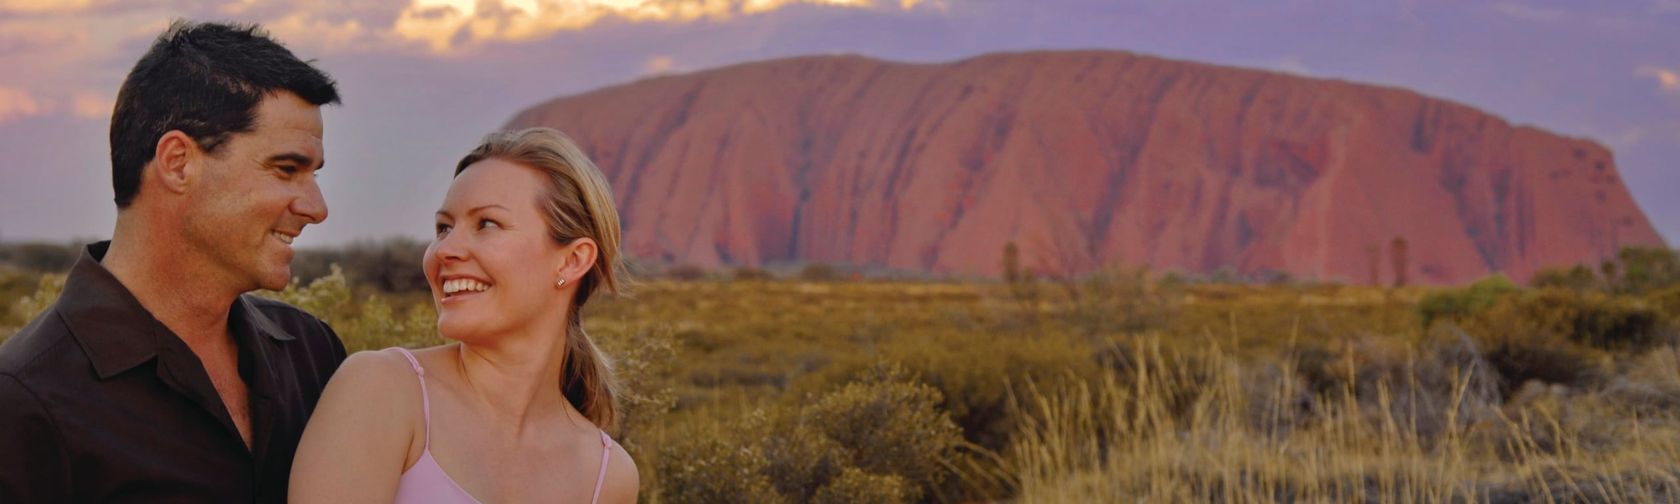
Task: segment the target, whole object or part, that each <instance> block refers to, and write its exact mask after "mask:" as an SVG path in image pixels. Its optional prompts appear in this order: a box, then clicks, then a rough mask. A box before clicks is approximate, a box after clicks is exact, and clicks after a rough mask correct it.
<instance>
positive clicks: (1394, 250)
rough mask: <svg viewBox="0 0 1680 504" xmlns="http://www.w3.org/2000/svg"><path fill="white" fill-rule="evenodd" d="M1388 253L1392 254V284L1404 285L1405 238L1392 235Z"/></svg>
mask: <svg viewBox="0 0 1680 504" xmlns="http://www.w3.org/2000/svg"><path fill="white" fill-rule="evenodd" d="M1389 250H1390V255H1392V256H1394V286H1395V287H1405V286H1406V238H1405V237H1401V236H1396V237H1394V241H1393V242H1392V243H1390V244H1389Z"/></svg>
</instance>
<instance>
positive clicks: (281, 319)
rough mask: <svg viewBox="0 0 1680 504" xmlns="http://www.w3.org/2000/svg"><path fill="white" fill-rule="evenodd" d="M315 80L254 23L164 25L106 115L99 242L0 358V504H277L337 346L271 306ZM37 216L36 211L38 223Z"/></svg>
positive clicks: (308, 154) (316, 142)
mask: <svg viewBox="0 0 1680 504" xmlns="http://www.w3.org/2000/svg"><path fill="white" fill-rule="evenodd" d="M329 103H338V91H337V89H336V86H335V84H334V83H333V81H332V79H331V78H329V77H328V76H327V75H326V74H324V73H322V72H321V71H320V70H318V69H316V68H314V67H313V66H311V65H310V64H308V63H305V62H303V61H300V60H298V59H297V57H295V56H293V55H292V53H291V52H290V51H288V50H286V49H285V48H284V47H281V46H280V45H279V44H277V43H276V42H274V41H273V40H271V39H269V38H268V37H267V35H266V34H265V33H263V32H262V31H261V30H260V29H258V28H256V27H254V26H230V25H224V24H198V23H190V22H185V21H177V22H175V23H174V24H173V25H171V26H170V27H169V29H168V30H166V31H165V32H164V33H163V34H162V35H161V36H159V37H158V39H157V40H156V41H155V42H153V44H152V46H151V48H150V50H148V51H147V52H146V54H145V55H144V56H142V57H141V58H140V61H139V62H138V63H136V64H135V66H134V69H133V70H131V71H130V72H129V74H128V77H127V79H125V80H124V81H123V85H122V89H121V91H120V92H118V94H117V103H116V110H115V113H114V114H113V115H112V117H111V178H112V181H113V184H114V186H115V189H116V204H117V209H118V210H117V225H116V230H115V232H114V233H113V236H112V239H111V241H109V242H102V243H96V244H93V245H90V246H88V247H87V248H86V250H84V251H83V253H82V255H81V258H80V259H79V260H78V261H77V262H76V264H75V265H74V266H73V267H72V268H71V270H70V275H69V277H68V278H67V279H66V281H65V286H64V291H63V293H62V294H61V295H60V296H59V299H58V301H57V303H56V304H54V305H53V306H52V307H51V308H49V309H48V310H47V311H46V313H44V314H42V315H41V316H40V317H37V318H36V319H35V320H34V321H32V322H30V323H29V325H28V326H25V327H24V328H23V330H22V331H20V332H18V333H17V335H15V336H13V337H12V338H11V339H9V340H8V341H6V343H5V345H4V346H0V502H69V501H73V502H116V501H167V502H284V501H285V500H286V481H287V478H288V475H289V474H290V472H291V460H292V454H293V452H294V451H296V449H297V442H298V438H299V436H301V434H302V432H303V427H304V423H305V421H306V420H307V419H308V417H309V414H310V412H311V411H312V410H313V409H314V407H315V402H316V400H317V399H318V398H319V397H320V394H321V390H322V388H324V387H325V386H326V383H327V378H328V377H329V376H330V375H331V374H332V372H333V371H334V370H335V369H337V368H338V365H339V362H341V361H343V360H344V347H343V344H342V343H340V342H339V340H338V336H337V335H336V334H334V333H333V332H332V329H330V328H328V327H327V326H326V324H323V323H322V322H321V321H320V320H317V319H316V318H314V317H312V316H309V315H308V314H305V313H303V312H302V311H300V310H298V309H296V308H293V307H291V306H288V305H285V304H283V303H279V302H275V301H269V300H265V299H262V298H258V297H254V296H250V295H246V294H245V293H246V292H249V291H252V290H255V289H258V288H266V289H279V288H283V287H285V285H286V283H287V282H288V281H289V279H290V276H291V269H290V262H291V259H292V248H291V242H292V239H293V238H295V237H297V235H298V233H300V232H301V231H302V230H303V228H304V226H306V225H309V224H315V223H318V222H321V221H322V220H324V219H326V217H327V206H326V202H325V201H323V200H322V197H321V191H320V188H319V186H317V185H316V180H315V176H316V171H317V170H319V169H320V168H321V165H322V147H321V131H322V127H321V112H320V106H321V105H324V104H329ZM45 211H50V210H45Z"/></svg>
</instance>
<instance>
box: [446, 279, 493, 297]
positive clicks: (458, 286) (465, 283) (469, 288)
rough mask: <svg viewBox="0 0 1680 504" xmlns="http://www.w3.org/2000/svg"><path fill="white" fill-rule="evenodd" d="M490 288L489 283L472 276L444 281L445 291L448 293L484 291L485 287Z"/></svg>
mask: <svg viewBox="0 0 1680 504" xmlns="http://www.w3.org/2000/svg"><path fill="white" fill-rule="evenodd" d="M489 288H490V286H489V285H488V284H485V283H484V282H480V281H478V280H473V279H471V278H457V279H455V280H447V281H445V282H443V293H444V294H446V295H447V294H454V293H457V292H484V290H485V289H489Z"/></svg>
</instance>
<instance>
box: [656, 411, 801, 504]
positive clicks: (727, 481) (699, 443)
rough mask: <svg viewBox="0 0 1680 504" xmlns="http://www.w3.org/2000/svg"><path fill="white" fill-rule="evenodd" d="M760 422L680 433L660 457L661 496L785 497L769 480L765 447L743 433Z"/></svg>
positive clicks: (702, 500)
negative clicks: (749, 440) (763, 449)
mask: <svg viewBox="0 0 1680 504" xmlns="http://www.w3.org/2000/svg"><path fill="white" fill-rule="evenodd" d="M761 428H762V426H760V425H753V424H750V423H741V422H737V423H735V424H734V425H731V426H729V428H726V429H724V430H723V431H720V432H694V433H687V435H682V436H678V437H677V440H676V441H675V442H674V443H672V444H668V445H666V446H665V447H664V449H663V450H661V454H660V456H659V457H658V459H657V460H656V462H655V463H656V465H657V469H658V474H659V479H658V480H657V482H658V488H657V495H658V496H659V497H660V499H661V500H663V501H666V502H682V503H690V502H692V503H696V504H707V503H714V502H715V503H736V502H763V503H769V504H774V503H779V502H786V501H787V500H786V499H784V498H783V497H782V496H781V495H780V494H778V493H776V490H775V488H773V487H771V485H770V478H769V476H768V475H767V471H766V468H767V467H768V466H769V464H770V462H769V460H768V459H766V458H765V456H764V452H763V451H761V450H759V449H758V447H757V446H755V445H754V444H753V443H751V442H747V441H746V440H745V439H744V438H746V437H750V435H751V434H753V433H756V432H758V429H761Z"/></svg>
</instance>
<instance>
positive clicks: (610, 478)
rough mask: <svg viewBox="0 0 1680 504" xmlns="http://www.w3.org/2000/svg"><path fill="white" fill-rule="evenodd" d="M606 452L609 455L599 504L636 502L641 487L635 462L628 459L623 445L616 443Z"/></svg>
mask: <svg viewBox="0 0 1680 504" xmlns="http://www.w3.org/2000/svg"><path fill="white" fill-rule="evenodd" d="M608 450H609V451H610V452H611V454H610V455H609V456H608V457H607V480H606V481H605V482H603V483H602V484H601V486H602V488H601V502H603V503H621V502H622V503H634V502H636V494H637V492H639V491H640V490H641V485H642V480H641V474H640V473H638V472H636V461H635V460H632V459H631V458H630V452H627V451H624V446H623V445H620V444H618V443H616V442H615V443H613V444H612V446H611V447H609V448H608Z"/></svg>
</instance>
